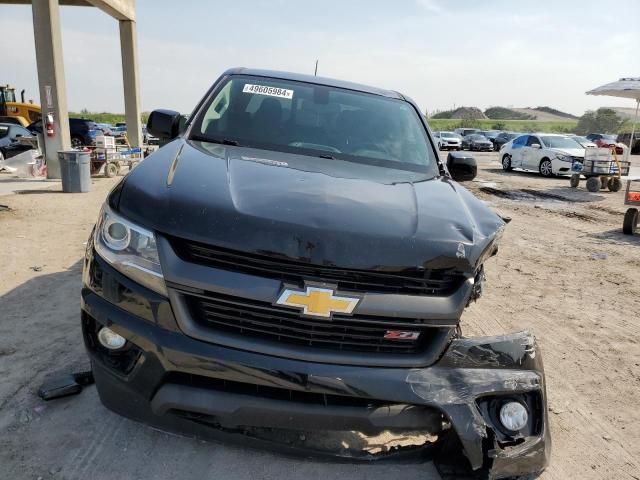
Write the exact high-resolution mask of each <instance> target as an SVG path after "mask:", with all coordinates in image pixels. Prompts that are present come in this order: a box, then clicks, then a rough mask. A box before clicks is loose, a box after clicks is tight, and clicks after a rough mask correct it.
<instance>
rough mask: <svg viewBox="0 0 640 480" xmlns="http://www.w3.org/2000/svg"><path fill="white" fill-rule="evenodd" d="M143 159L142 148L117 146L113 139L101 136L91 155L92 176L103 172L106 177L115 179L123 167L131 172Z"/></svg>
mask: <svg viewBox="0 0 640 480" xmlns="http://www.w3.org/2000/svg"><path fill="white" fill-rule="evenodd" d="M142 158H143V155H142V149H141V148H131V146H129V145H116V143H115V140H114V138H113V137H107V136H104V137H103V136H99V137H97V138H96V147H95V149H94V150H93V152H92V155H91V174H92V175H98V174H100V173H101V172H103V174H104V175H105V176H106V177H114V176H116V175H119V174H120V171H121V169H122V167H124V166H127V167H129V169H130V170H131V169H132V168H133V167H135V166H136V165H137V164H138V162H140V161H141V160H142Z"/></svg>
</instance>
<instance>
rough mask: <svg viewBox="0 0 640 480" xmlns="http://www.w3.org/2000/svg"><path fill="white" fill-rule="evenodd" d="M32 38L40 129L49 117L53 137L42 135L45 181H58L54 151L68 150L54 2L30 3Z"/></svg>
mask: <svg viewBox="0 0 640 480" xmlns="http://www.w3.org/2000/svg"><path fill="white" fill-rule="evenodd" d="M32 11H33V34H34V37H35V46H36V63H37V65H38V83H39V84H40V104H41V106H42V118H43V124H42V125H43V128H44V125H45V122H44V120H45V118H46V116H47V114H51V115H52V116H53V121H54V130H55V134H54V136H53V137H49V136H47V134H46V132H45V135H44V139H45V140H44V146H45V157H46V159H47V177H48V178H60V164H59V162H58V151H59V150H68V149H70V148H71V140H70V138H69V112H68V111H67V91H66V87H65V80H64V65H63V61H62V39H61V36H60V9H59V7H58V0H33V3H32Z"/></svg>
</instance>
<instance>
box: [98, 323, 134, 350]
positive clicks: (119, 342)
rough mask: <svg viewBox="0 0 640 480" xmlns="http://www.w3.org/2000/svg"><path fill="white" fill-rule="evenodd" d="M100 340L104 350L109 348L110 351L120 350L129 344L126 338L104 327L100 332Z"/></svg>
mask: <svg viewBox="0 0 640 480" xmlns="http://www.w3.org/2000/svg"><path fill="white" fill-rule="evenodd" d="M98 340H99V341H100V345H102V346H103V347H104V348H108V349H109V350H118V349H119V348H122V347H124V344H125V343H127V339H126V338H124V337H123V336H120V335H118V334H117V333H116V332H114V331H113V330H111V329H110V328H107V327H102V328H101V329H100V331H99V332H98Z"/></svg>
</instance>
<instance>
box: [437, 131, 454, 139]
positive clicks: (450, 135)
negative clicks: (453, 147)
mask: <svg viewBox="0 0 640 480" xmlns="http://www.w3.org/2000/svg"><path fill="white" fill-rule="evenodd" d="M440 137H442V138H458V137H457V136H456V134H455V133H453V132H440Z"/></svg>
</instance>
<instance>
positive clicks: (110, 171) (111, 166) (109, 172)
mask: <svg viewBox="0 0 640 480" xmlns="http://www.w3.org/2000/svg"><path fill="white" fill-rule="evenodd" d="M104 174H105V175H106V176H107V177H109V178H111V177H115V176H116V175H117V174H118V165H116V164H115V163H107V164H106V165H105V166H104Z"/></svg>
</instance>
